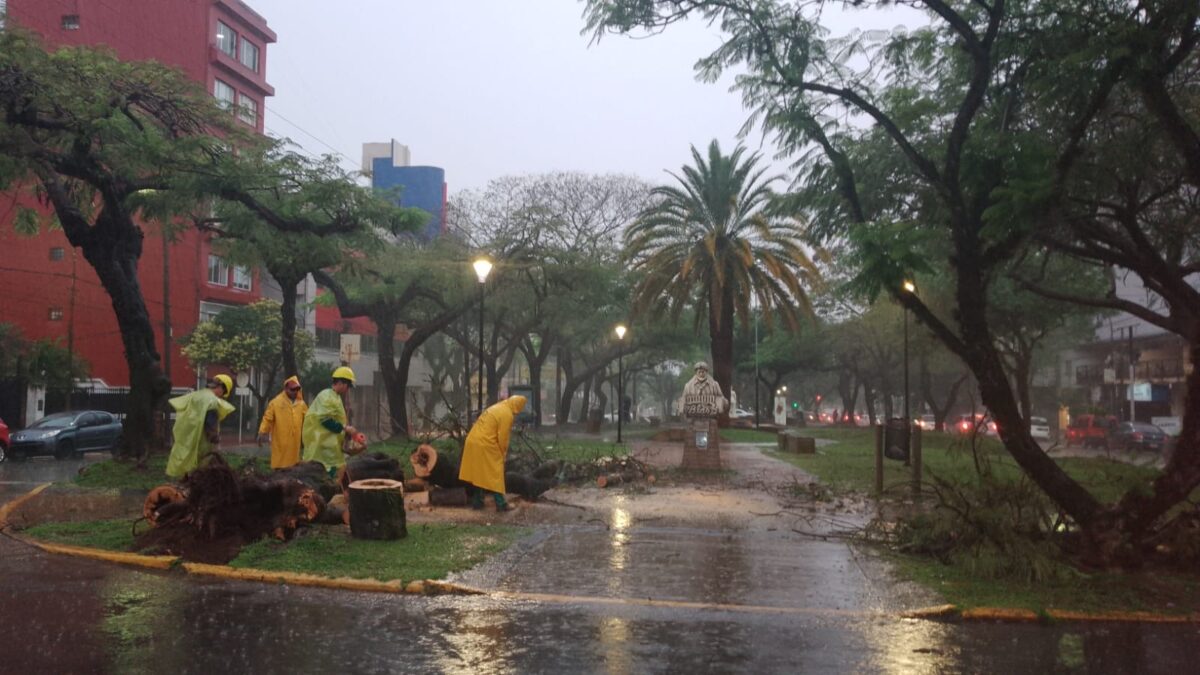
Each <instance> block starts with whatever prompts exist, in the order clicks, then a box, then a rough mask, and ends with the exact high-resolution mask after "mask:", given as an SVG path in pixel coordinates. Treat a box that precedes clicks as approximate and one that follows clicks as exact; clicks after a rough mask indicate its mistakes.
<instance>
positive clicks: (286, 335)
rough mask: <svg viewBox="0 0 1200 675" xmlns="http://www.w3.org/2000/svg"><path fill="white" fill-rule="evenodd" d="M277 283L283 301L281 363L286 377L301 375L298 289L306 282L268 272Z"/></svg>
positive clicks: (281, 304)
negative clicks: (297, 360) (298, 342)
mask: <svg viewBox="0 0 1200 675" xmlns="http://www.w3.org/2000/svg"><path fill="white" fill-rule="evenodd" d="M267 271H268V272H270V274H271V276H273V277H275V281H277V282H279V290H280V295H282V296H283V301H282V302H280V303H279V315H280V318H282V319H283V327H282V328H281V329H280V330H282V331H283V332H282V333H281V334H280V336H279V352H280V355H279V356H280V361H281V362H282V364H283V372H285V373H287V375H285V377H291V376H292V375H299V374H300V364H299V363H297V362H296V287H297V286H299V285H300V282H301V281H303V280H304V278H303V277H301V278H299V279H297V278H296V277H294V276H288V275H287V274H286V273H284V272H282V271H281V270H267Z"/></svg>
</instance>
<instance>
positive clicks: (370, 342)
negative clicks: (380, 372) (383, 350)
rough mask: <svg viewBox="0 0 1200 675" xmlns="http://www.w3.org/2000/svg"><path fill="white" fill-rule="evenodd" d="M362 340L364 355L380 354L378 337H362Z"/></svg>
mask: <svg viewBox="0 0 1200 675" xmlns="http://www.w3.org/2000/svg"><path fill="white" fill-rule="evenodd" d="M361 340H362V344H361V345H360V347H361V348H362V353H364V354H377V353H379V338H378V337H376V336H374V335H364V336H362V338H361Z"/></svg>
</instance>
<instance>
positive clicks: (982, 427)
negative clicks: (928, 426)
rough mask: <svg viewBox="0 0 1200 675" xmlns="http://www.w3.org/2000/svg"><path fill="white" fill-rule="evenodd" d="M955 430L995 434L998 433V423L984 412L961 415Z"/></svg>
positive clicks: (963, 432) (962, 432)
mask: <svg viewBox="0 0 1200 675" xmlns="http://www.w3.org/2000/svg"><path fill="white" fill-rule="evenodd" d="M954 430H955V431H957V432H958V433H960V434H970V433H981V434H988V435H991V436H995V435H997V433H998V430H997V428H996V423H995V422H994V421H993V420H992V418H991V417H988V416H987V415H985V414H983V413H975V414H974V415H959V417H958V422H957V423H956V424H955V425H954Z"/></svg>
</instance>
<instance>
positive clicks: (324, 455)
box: [301, 366, 358, 476]
mask: <svg viewBox="0 0 1200 675" xmlns="http://www.w3.org/2000/svg"><path fill="white" fill-rule="evenodd" d="M353 386H354V371H353V370H350V369H349V368H347V367H346V366H342V367H340V368H338V369H337V370H335V371H333V384H332V385H331V386H330V387H329V388H328V389H326V390H324V391H322V392H321V393H319V394H317V397H316V398H314V399H313V402H312V405H311V406H309V408H308V413H307V414H306V415H305V416H304V426H303V431H302V433H301V438H302V439H303V442H304V452H303V457H304V461H306V462H313V461H316V462H320V463H321V464H323V465H325V469H326V470H328V471H329V475H331V476H332V475H334V474H336V473H337V470H338V467H340V466H342V465H344V464H345V463H346V455H345V453H344V452H343V451H342V447H343V446H344V445H345V442H346V434H350V435H351V436H353V435H354V434H356V433H358V432H357V430H355V428H354V427H352V426H349V420H347V419H346V406H345V404H343V403H342V397H343V396H346V395H347V394H348V393H349V392H350V388H351V387H353Z"/></svg>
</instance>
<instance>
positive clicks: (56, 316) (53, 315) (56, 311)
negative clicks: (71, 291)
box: [50, 307, 63, 321]
mask: <svg viewBox="0 0 1200 675" xmlns="http://www.w3.org/2000/svg"><path fill="white" fill-rule="evenodd" d="M62 318H63V311H62V307H51V308H50V320H51V321H62Z"/></svg>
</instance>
